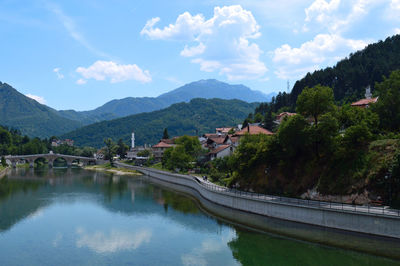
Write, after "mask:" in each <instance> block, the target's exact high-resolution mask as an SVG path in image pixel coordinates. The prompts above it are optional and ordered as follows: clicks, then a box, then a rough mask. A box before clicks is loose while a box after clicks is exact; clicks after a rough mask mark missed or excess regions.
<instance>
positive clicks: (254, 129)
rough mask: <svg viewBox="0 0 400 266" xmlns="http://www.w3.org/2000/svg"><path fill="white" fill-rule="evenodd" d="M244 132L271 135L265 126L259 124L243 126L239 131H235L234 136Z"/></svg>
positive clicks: (242, 134) (241, 134)
mask: <svg viewBox="0 0 400 266" xmlns="http://www.w3.org/2000/svg"><path fill="white" fill-rule="evenodd" d="M245 134H250V135H258V134H265V135H273V134H274V133H272V132H271V131H269V130H266V129H265V128H262V127H259V126H251V125H248V126H247V127H245V128H243V129H242V130H240V131H239V132H236V133H235V135H234V136H244V135H245Z"/></svg>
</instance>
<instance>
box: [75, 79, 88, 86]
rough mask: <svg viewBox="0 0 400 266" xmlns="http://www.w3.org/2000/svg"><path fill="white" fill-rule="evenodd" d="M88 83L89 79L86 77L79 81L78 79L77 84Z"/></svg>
mask: <svg viewBox="0 0 400 266" xmlns="http://www.w3.org/2000/svg"><path fill="white" fill-rule="evenodd" d="M86 83H87V80H86V79H78V80H77V81H76V84H78V85H84V84H86Z"/></svg>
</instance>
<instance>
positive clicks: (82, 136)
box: [62, 98, 258, 147]
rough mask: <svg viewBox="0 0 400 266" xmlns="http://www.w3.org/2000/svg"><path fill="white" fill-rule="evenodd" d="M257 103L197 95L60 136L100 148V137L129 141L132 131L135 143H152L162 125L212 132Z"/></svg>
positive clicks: (176, 131)
mask: <svg viewBox="0 0 400 266" xmlns="http://www.w3.org/2000/svg"><path fill="white" fill-rule="evenodd" d="M257 105H258V103H246V102H243V101H240V100H221V99H208V100H207V99H199V98H197V99H193V100H191V101H190V102H189V103H178V104H174V105H172V106H170V107H168V108H166V109H163V110H159V111H154V112H150V113H142V114H136V115H131V116H127V117H123V118H119V119H115V120H111V121H103V122H99V123H96V124H92V125H89V126H85V127H83V128H79V129H77V130H75V131H72V132H70V133H67V134H65V135H63V136H62V138H70V139H73V140H74V141H75V144H77V145H82V146H83V145H84V146H92V147H101V146H103V139H104V138H108V137H110V138H112V139H114V140H115V141H117V140H118V139H120V138H122V139H123V140H124V141H125V142H126V143H130V136H131V133H132V131H135V134H136V142H137V144H138V145H142V144H144V143H148V144H154V143H156V142H157V141H158V140H159V139H160V138H161V136H162V133H163V129H164V128H168V132H169V135H170V136H179V135H185V134H187V135H196V133H197V134H203V133H206V132H215V128H216V127H223V126H234V125H236V124H237V123H240V122H241V121H242V120H243V119H244V118H245V117H246V116H247V114H248V113H249V112H251V111H252V110H253V109H254V108H255V107H256V106H257Z"/></svg>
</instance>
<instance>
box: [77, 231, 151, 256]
mask: <svg viewBox="0 0 400 266" xmlns="http://www.w3.org/2000/svg"><path fill="white" fill-rule="evenodd" d="M76 234H77V235H78V238H77V240H76V247H78V248H82V247H87V248H89V249H91V250H92V251H94V252H96V253H113V252H117V251H123V250H135V249H137V248H138V247H140V246H141V245H142V244H143V243H149V242H150V239H151V237H152V232H151V231H150V230H148V229H141V230H139V231H137V232H122V231H119V230H114V229H113V230H111V231H110V233H108V234H107V233H104V232H99V231H96V232H94V233H89V232H86V230H85V229H83V228H78V229H77V230H76Z"/></svg>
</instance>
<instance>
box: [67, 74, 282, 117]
mask: <svg viewBox="0 0 400 266" xmlns="http://www.w3.org/2000/svg"><path fill="white" fill-rule="evenodd" d="M275 95H276V93H270V94H268V95H266V94H264V93H262V92H260V91H254V90H251V89H250V88H248V87H246V86H244V85H231V84H228V83H225V82H221V81H218V80H215V79H208V80H199V81H196V82H192V83H189V84H186V85H184V86H182V87H179V88H177V89H175V90H172V91H170V92H167V93H164V94H161V95H160V96H158V97H127V98H124V99H119V100H112V101H110V102H107V103H106V104H104V105H102V106H100V107H98V108H96V109H94V110H91V111H83V112H76V111H73V110H64V111H59V112H60V115H62V116H63V117H65V118H68V119H71V120H76V121H79V122H82V123H83V124H85V125H88V124H91V123H94V122H98V121H102V120H111V119H113V118H119V117H124V116H128V115H133V114H139V113H143V112H152V111H156V110H161V109H163V108H166V107H168V106H171V105H172V104H174V103H180V102H189V101H190V100H192V99H194V98H204V99H212V98H219V99H225V100H230V99H240V100H242V101H245V102H249V103H251V102H269V101H271V98H272V97H273V96H275Z"/></svg>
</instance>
